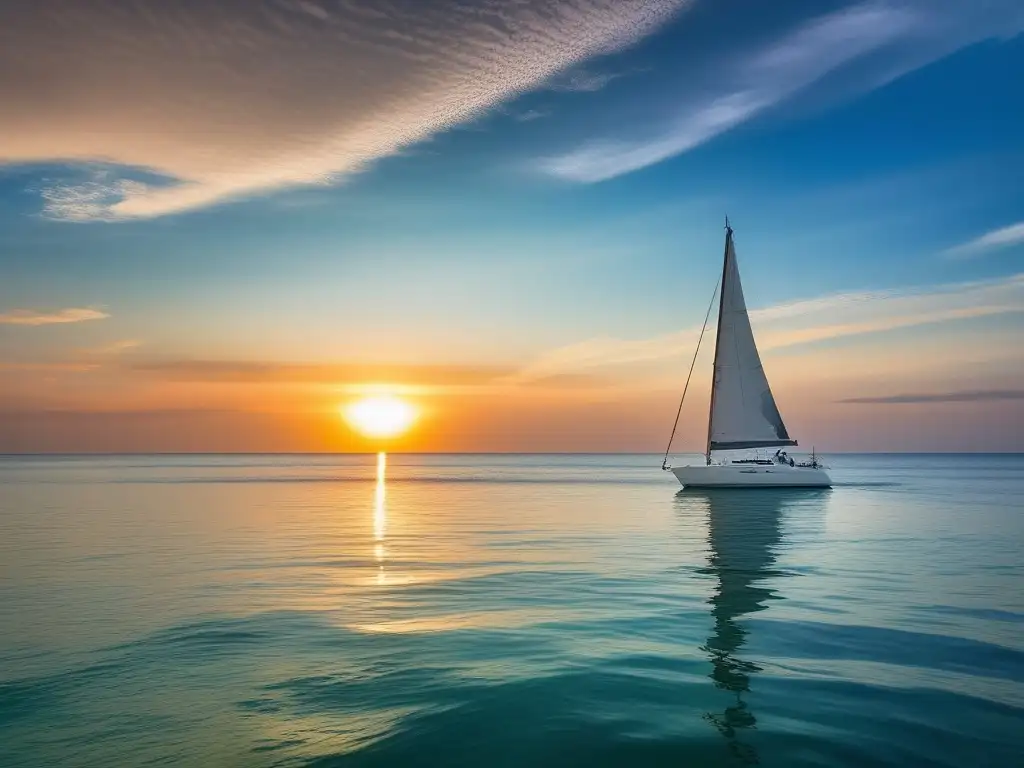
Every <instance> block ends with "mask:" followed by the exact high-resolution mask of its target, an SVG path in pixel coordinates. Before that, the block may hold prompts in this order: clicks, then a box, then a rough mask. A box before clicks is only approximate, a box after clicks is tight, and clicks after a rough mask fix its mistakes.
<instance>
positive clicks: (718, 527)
mask: <svg viewBox="0 0 1024 768" xmlns="http://www.w3.org/2000/svg"><path fill="white" fill-rule="evenodd" d="M826 461H827V463H828V464H829V465H830V466H831V467H832V474H833V478H834V479H835V481H836V486H835V487H834V488H833V489H832V490H824V491H814V490H785V489H772V490H764V491H758V490H746V491H733V492H729V491H718V492H696V491H694V492H685V491H680V489H679V488H678V485H677V484H676V481H675V479H674V478H673V477H672V476H671V474H669V473H666V472H661V471H660V470H659V465H660V457H657V456H635V455H628V456H615V455H600V456H576V455H505V456H495V455H481V456H455V455H435V456H418V455H402V454H392V455H389V456H387V457H386V461H382V460H380V459H379V458H378V457H377V456H338V455H285V456H270V455H233V456H214V455H162V456H91V457H90V456H52V457H17V456H8V457H0V576H2V578H0V765H2V766H4V768H19V767H21V766H58V765H59V766H64V767H67V766H102V767H103V768H109V767H110V766H148V765H157V764H159V765H182V766H322V767H327V766H336V765H337V766H349V765H351V766H385V765H388V766H391V765H393V766H408V765H457V766H545V765H551V766H572V765H581V766H582V765H586V766H613V765H614V766H617V765H625V766H643V765H652V766H653V765H666V766H667V765H672V766H679V765H696V766H715V765H724V766H728V765H765V766H786V767H789V766H805V765H807V766H809V765H815V766H819V765H833V766H847V765H848V766H863V765H899V766H906V765H914V766H926V765H936V766H1011V765H1024V456H1021V455H856V456H855V455H834V456H828V457H826ZM677 462H678V463H682V462H681V461H679V460H678V459H677ZM382 464H383V466H382Z"/></svg>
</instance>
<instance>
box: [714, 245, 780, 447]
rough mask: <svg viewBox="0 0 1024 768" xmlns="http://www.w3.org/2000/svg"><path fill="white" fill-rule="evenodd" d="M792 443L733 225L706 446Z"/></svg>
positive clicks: (763, 445)
mask: <svg viewBox="0 0 1024 768" xmlns="http://www.w3.org/2000/svg"><path fill="white" fill-rule="evenodd" d="M776 445H796V440H792V439H790V437H789V433H788V432H787V431H786V425H785V424H783V423H782V415H781V414H780V413H779V409H778V406H776V404H775V398H774V397H772V391H771V388H770V387H769V386H768V379H767V377H766V376H765V374H764V368H763V367H762V366H761V357H760V355H758V353H757V345H756V344H755V343H754V333H753V331H752V330H751V328H750V318H749V317H748V316H747V305H746V302H745V301H744V300H743V286H742V285H741V284H740V273H739V268H738V267H737V266H736V250H735V248H734V246H733V241H732V229H728V230H727V232H726V239H725V265H724V267H723V271H722V297H721V301H720V304H719V314H718V341H717V344H716V345H715V373H714V387H713V390H712V394H711V419H710V424H709V425H708V452H709V454H710V452H711V451H716V450H729V449H732V448H765V447H770V446H776Z"/></svg>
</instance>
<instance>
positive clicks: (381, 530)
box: [373, 451, 388, 584]
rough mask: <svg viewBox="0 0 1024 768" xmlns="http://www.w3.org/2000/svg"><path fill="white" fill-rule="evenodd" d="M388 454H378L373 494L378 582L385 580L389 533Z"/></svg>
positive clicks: (374, 549) (374, 550) (374, 554)
mask: <svg viewBox="0 0 1024 768" xmlns="http://www.w3.org/2000/svg"><path fill="white" fill-rule="evenodd" d="M387 465H388V455H387V454H386V453H385V452H384V451H381V452H380V453H378V454H377V485H376V488H375V489H374V494H373V538H374V541H375V543H374V545H373V557H374V559H375V560H376V561H377V583H378V584H383V583H384V580H385V571H384V556H385V550H384V537H385V535H386V534H387V523H388V514H387V505H386V500H387V487H386V483H385V477H386V475H387Z"/></svg>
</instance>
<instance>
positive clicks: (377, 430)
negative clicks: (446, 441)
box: [342, 395, 416, 438]
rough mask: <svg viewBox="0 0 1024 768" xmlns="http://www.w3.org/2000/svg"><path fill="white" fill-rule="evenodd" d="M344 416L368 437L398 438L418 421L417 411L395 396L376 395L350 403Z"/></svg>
mask: <svg viewBox="0 0 1024 768" xmlns="http://www.w3.org/2000/svg"><path fill="white" fill-rule="evenodd" d="M342 415H343V416H344V417H345V421H347V422H348V423H349V424H350V425H351V426H352V428H353V429H355V430H356V431H357V432H361V433H362V434H363V435H365V436H366V437H377V438H385V437H398V436H399V435H401V434H402V433H404V432H405V431H406V430H408V429H409V427H411V426H412V423H413V422H414V421H415V420H416V409H415V408H414V407H413V406H412V404H410V403H408V402H406V401H405V400H400V399H399V398H397V397H395V396H393V395H374V396H371V397H364V398H362V399H361V400H356V401H355V402H353V403H349V404H348V405H346V406H345V407H344V408H343V409H342Z"/></svg>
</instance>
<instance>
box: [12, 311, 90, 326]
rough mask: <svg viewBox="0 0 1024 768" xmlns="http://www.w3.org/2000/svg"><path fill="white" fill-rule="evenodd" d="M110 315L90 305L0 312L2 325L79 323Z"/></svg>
mask: <svg viewBox="0 0 1024 768" xmlns="http://www.w3.org/2000/svg"><path fill="white" fill-rule="evenodd" d="M108 317H110V315H108V314H107V313H106V312H102V311H100V310H98V309H94V308H92V307H68V308H67V309H58V310H54V311H53V312H40V311H37V310H34V309H12V310H10V311H8V312H4V313H2V314H0V324H3V325H57V324H61V323H81V322H85V321H86V320H104V319H106V318H108Z"/></svg>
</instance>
